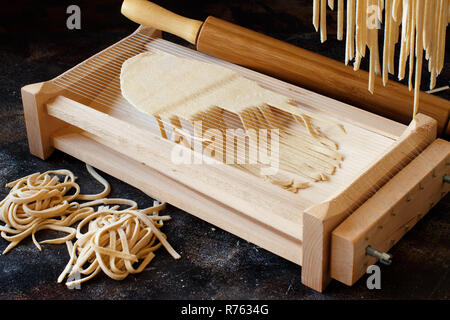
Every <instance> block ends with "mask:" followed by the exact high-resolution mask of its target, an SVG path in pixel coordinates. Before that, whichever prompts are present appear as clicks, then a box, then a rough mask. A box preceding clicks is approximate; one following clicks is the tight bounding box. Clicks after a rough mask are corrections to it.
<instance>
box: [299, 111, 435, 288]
mask: <svg viewBox="0 0 450 320" xmlns="http://www.w3.org/2000/svg"><path fill="white" fill-rule="evenodd" d="M417 118H418V120H417V122H415V121H413V122H412V123H411V125H410V126H409V127H408V129H407V130H406V131H405V133H404V134H403V135H402V137H400V139H399V140H398V141H397V143H396V144H394V145H393V146H392V147H391V148H389V149H388V150H387V151H386V153H385V154H384V155H382V156H381V157H380V158H379V159H378V160H377V161H375V162H374V163H373V164H372V165H371V166H370V167H368V168H367V170H366V171H365V172H364V173H363V174H361V176H359V177H358V178H357V179H356V180H355V181H354V182H353V183H351V184H350V186H349V187H348V188H347V189H346V190H344V191H343V192H341V193H339V194H338V195H336V196H335V197H333V198H331V199H330V200H329V201H325V202H324V203H321V204H319V205H316V206H313V207H311V208H309V209H307V210H306V211H305V213H304V214H303V228H304V231H303V264H302V266H303V267H302V282H303V283H304V284H306V285H307V286H309V287H311V288H313V289H315V290H317V291H322V290H323V289H324V288H325V286H326V285H327V284H328V282H329V281H330V280H331V277H330V269H329V261H330V260H329V259H330V240H331V232H332V231H333V229H334V228H336V227H337V226H338V225H339V224H340V223H341V222H342V221H343V220H344V219H345V218H346V217H347V216H348V215H350V214H351V212H353V211H354V210H355V209H356V208H357V207H358V206H359V205H361V204H362V203H364V201H366V200H367V198H368V197H369V196H370V194H371V193H373V192H374V191H376V190H377V189H378V188H379V187H381V186H382V185H383V184H385V183H386V181H387V180H389V179H390V178H391V177H392V176H394V175H395V174H396V173H397V172H398V171H400V170H401V169H402V168H403V167H404V166H405V165H406V164H407V163H408V162H410V161H411V160H412V159H413V158H414V157H415V156H416V155H417V154H418V153H420V152H421V151H422V150H423V149H425V148H426V147H427V146H428V145H429V144H430V143H431V142H432V141H433V140H434V139H435V138H436V129H437V123H436V121H435V120H434V119H432V118H430V117H428V116H425V115H422V114H419V115H418V117H417ZM377 187H378V188H377Z"/></svg>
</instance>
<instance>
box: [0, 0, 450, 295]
mask: <svg viewBox="0 0 450 320" xmlns="http://www.w3.org/2000/svg"><path fill="white" fill-rule="evenodd" d="M27 3H28V4H29V1H28V2H27V1H25V4H22V5H23V6H24V5H26V4H27ZM61 3H62V4H61ZM73 3H79V4H80V6H81V8H82V13H83V16H84V17H85V20H83V21H85V22H86V23H85V24H84V25H83V27H82V28H83V29H82V30H81V31H73V32H70V31H67V30H64V27H65V21H64V19H65V15H64V10H65V5H66V4H65V3H64V2H60V1H48V6H43V7H42V8H40V9H39V10H37V9H36V10H35V11H33V10H31V9H30V8H28V9H27V10H28V11H30V10H31V11H30V12H31V13H30V17H32V20H31V21H32V22H30V24H33V25H34V26H35V27H34V28H32V27H31V26H30V25H28V26H26V25H25V26H24V25H19V24H15V22H14V21H17V19H14V15H15V14H18V13H20V12H24V11H23V10H25V9H24V7H19V8H18V9H17V8H16V9H15V7H11V8H9V9H7V10H9V11H5V15H4V16H2V14H0V17H1V19H0V21H1V22H0V61H1V62H2V63H1V64H0V97H1V100H0V119H1V120H0V199H3V197H4V196H5V195H6V194H7V192H8V190H7V189H6V188H5V187H3V186H4V185H5V184H6V183H7V182H8V181H12V180H15V179H17V178H18V177H21V176H24V175H27V174H29V173H32V172H37V171H40V172H44V171H46V170H49V169H59V168H67V169H70V170H72V171H73V172H74V173H75V174H76V175H77V176H78V177H79V181H80V183H81V185H82V188H83V190H82V191H84V192H96V191H97V190H99V188H100V187H99V185H98V183H96V182H94V181H93V179H92V178H91V177H90V176H89V175H88V173H87V172H86V170H85V168H84V164H83V163H81V162H80V161H78V160H76V159H74V158H71V157H69V156H67V155H65V154H63V153H61V152H55V153H54V154H53V155H52V156H51V157H50V158H49V159H48V160H47V161H42V160H39V159H37V158H35V157H33V156H32V155H30V154H29V152H28V145H27V140H26V134H25V127H24V119H23V111H22V106H21V100H20V87H22V86H23V85H26V84H29V83H34V82H39V81H45V80H48V79H50V78H52V77H54V76H56V75H58V74H60V73H61V72H63V71H65V70H67V69H68V68H70V67H72V66H73V65H75V64H76V63H78V62H81V61H83V60H84V59H86V58H87V57H89V56H90V55H92V54H94V53H96V52H98V51H99V50H101V49H103V48H105V47H106V46H108V45H110V44H112V43H114V42H116V41H117V40H119V39H120V38H122V37H124V36H125V35H128V34H129V33H130V32H131V31H132V30H133V29H134V28H135V26H134V25H133V24H132V23H130V22H128V21H127V20H126V19H124V18H122V17H120V15H118V14H117V12H118V8H119V6H120V1H111V2H107V1H91V2H90V4H88V3H87V2H86V3H85V2H81V1H74V2H73ZM159 3H162V1H159ZM183 3H184V2H183ZM183 3H181V2H180V3H176V1H167V3H166V4H167V7H168V8H171V9H174V10H177V11H178V12H180V13H184V14H186V15H188V16H191V17H194V18H200V19H201V18H204V17H205V16H206V15H207V14H208V13H209V14H212V15H215V16H217V17H220V18H224V19H227V20H230V21H234V22H236V23H239V24H241V25H244V26H247V27H250V28H252V29H255V30H258V31H262V32H266V33H268V34H271V35H274V36H276V37H279V38H281V39H284V40H288V41H290V42H292V43H294V44H297V45H301V46H303V47H305V48H308V49H310V50H314V51H317V52H320V53H322V54H325V55H328V56H330V57H334V58H337V59H340V60H341V58H342V56H343V52H344V51H343V44H342V43H339V42H337V41H334V40H331V41H330V42H329V43H327V44H326V45H322V46H321V45H319V41H318V36H317V35H316V34H315V33H313V32H312V27H311V26H310V14H311V8H310V1H287V0H286V1H248V2H241V1H225V0H223V1H219V2H212V1H211V2H207V1H199V2H195V3H196V7H193V6H188V5H186V4H183ZM36 12H37V13H36ZM108 13H110V14H109V15H108ZM93 17H96V18H93ZM20 21H24V20H23V19H21V20H20ZM168 38H170V39H171V40H174V41H178V40H177V39H175V38H174V37H168ZM330 38H331V36H330ZM448 69H449V68H448V67H446V71H445V72H444V73H443V75H442V76H441V77H440V78H439V81H440V82H439V84H440V85H442V84H445V83H446V82H447V81H448V72H449V71H448ZM439 84H438V85H439ZM105 177H106V178H107V179H108V181H110V182H111V185H112V194H111V196H114V197H124V198H130V199H134V200H136V201H137V202H138V203H139V205H140V206H141V207H145V206H148V205H151V204H152V199H150V198H149V197H147V196H146V195H145V194H143V193H142V192H140V191H139V190H136V189H134V188H133V187H130V186H129V185H126V184H124V183H122V182H120V181H118V180H116V179H114V178H112V177H109V176H106V175H105ZM449 212H450V197H449V196H447V197H446V198H444V199H443V200H442V201H441V202H440V203H439V204H438V205H437V206H436V207H435V208H434V209H433V210H432V211H430V212H429V214H428V215H427V216H426V217H425V218H424V219H422V220H421V221H420V222H419V223H418V224H417V225H416V226H415V227H414V228H413V229H412V231H411V232H409V233H408V234H407V235H406V236H405V237H404V238H403V239H402V240H401V242H400V243H398V244H397V245H396V246H395V247H394V248H393V249H392V250H391V253H393V254H394V256H395V262H394V264H393V265H391V266H389V267H384V266H382V267H381V269H382V289H381V290H369V289H367V287H366V279H367V277H366V276H364V277H363V278H362V279H361V280H360V281H358V282H357V283H356V284H355V285H354V286H353V287H351V288H350V287H347V286H345V285H343V284H340V283H338V282H336V281H333V282H332V283H331V284H330V285H329V287H328V288H327V290H326V292H325V293H324V294H319V293H317V292H315V291H313V290H311V289H309V288H307V287H305V286H303V285H302V284H301V281H300V278H301V273H300V271H301V269H300V267H298V266H296V265H294V264H292V263H290V262H287V261H285V260H283V259H281V258H279V257H277V256H275V255H273V254H271V253H269V252H267V251H265V250H263V249H261V248H258V247H257V246H255V245H253V244H250V243H248V242H246V241H244V240H242V239H239V238H237V237H235V236H232V235H230V234H228V233H227V232H225V231H223V230H221V229H218V228H215V227H213V226H212V225H210V224H207V223H205V222H203V221H201V220H199V219H197V218H195V217H193V216H191V215H189V214H187V213H185V212H182V211H180V210H178V209H176V208H173V207H170V206H169V208H168V209H167V213H168V214H170V215H171V216H172V217H173V220H172V221H170V222H168V223H167V224H166V225H165V226H164V229H163V230H164V232H165V233H166V234H167V235H168V237H169V240H170V242H171V244H172V245H173V246H174V248H175V249H176V250H177V251H178V252H179V253H180V254H181V255H182V259H181V260H178V261H175V260H173V259H172V257H171V256H170V255H169V254H168V253H166V252H165V251H164V250H163V249H160V250H158V251H157V253H156V258H155V259H154V260H153V261H152V263H151V264H150V265H149V267H148V268H147V269H146V270H145V271H144V272H143V273H141V274H138V275H132V276H129V277H128V278H126V279H125V280H124V281H120V282H117V281H114V280H111V279H109V278H107V277H106V276H105V275H99V276H97V277H96V278H94V279H93V280H92V281H89V282H88V283H86V284H83V285H82V286H81V290H68V289H67V288H66V287H65V286H64V285H63V284H57V283H56V279H57V277H58V275H59V274H60V272H61V271H62V270H63V269H64V266H65V264H66V262H67V259H68V254H67V252H66V248H65V246H64V245H44V246H43V251H42V252H39V251H38V250H37V249H36V248H35V247H34V246H33V244H32V243H31V240H25V241H24V242H23V243H21V244H20V245H19V246H18V247H16V248H15V249H14V250H12V251H11V252H10V253H8V254H7V255H0V288H1V290H0V298H1V299H189V298H191V299H246V298H249V299H361V298H364V299H379V298H382V299H449V296H450V276H449V264H450V239H449V231H450V230H449V228H450V217H449ZM48 235H50V234H46V233H45V232H42V233H41V234H38V238H40V239H43V238H45V237H46V236H48ZM52 235H54V234H52ZM6 245H7V242H6V241H4V240H3V239H0V250H3V249H4V248H5V247H6Z"/></svg>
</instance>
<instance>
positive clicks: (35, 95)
mask: <svg viewBox="0 0 450 320" xmlns="http://www.w3.org/2000/svg"><path fill="white" fill-rule="evenodd" d="M61 91H62V90H61V88H59V87H57V86H55V85H54V84H52V83H51V82H41V83H34V84H30V85H27V86H25V87H23V88H22V90H21V92H22V103H23V112H24V116H25V124H26V128H27V136H28V146H29V148H30V152H31V154H33V155H35V156H37V157H39V158H41V159H46V158H48V157H49V156H50V155H51V154H52V152H53V147H52V146H51V143H50V135H51V134H52V133H53V132H54V131H55V130H57V129H59V128H61V127H62V126H64V122H62V121H61V120H58V119H56V118H53V117H51V116H49V115H48V114H47V112H46V111H45V103H46V102H47V101H48V100H49V99H51V98H52V97H54V96H56V95H57V94H59V92H61Z"/></svg>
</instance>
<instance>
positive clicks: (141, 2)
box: [121, 0, 203, 44]
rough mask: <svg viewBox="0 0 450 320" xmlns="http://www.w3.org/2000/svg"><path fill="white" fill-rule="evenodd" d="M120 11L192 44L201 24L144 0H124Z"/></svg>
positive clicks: (140, 22)
mask: <svg viewBox="0 0 450 320" xmlns="http://www.w3.org/2000/svg"><path fill="white" fill-rule="evenodd" d="M121 13H122V14H123V15H124V16H125V17H127V18H128V19H130V20H132V21H134V22H137V23H139V24H142V25H144V26H148V27H152V28H155V29H158V30H161V31H165V32H169V33H172V34H174V35H176V36H178V37H180V38H182V39H184V40H186V41H189V42H190V43H192V44H196V42H197V36H198V33H199V32H200V29H201V27H202V24H203V22H202V21H198V20H193V19H189V18H185V17H182V16H180V15H178V14H175V13H173V12H170V11H169V10H166V9H164V8H162V7H160V6H158V5H156V4H154V3H152V2H150V1H146V0H124V1H123V3H122V8H121Z"/></svg>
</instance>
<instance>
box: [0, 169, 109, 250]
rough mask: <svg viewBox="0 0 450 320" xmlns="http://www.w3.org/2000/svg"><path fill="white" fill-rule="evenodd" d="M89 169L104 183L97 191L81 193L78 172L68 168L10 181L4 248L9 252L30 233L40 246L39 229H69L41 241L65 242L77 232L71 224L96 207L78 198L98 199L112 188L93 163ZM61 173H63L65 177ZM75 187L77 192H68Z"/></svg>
mask: <svg viewBox="0 0 450 320" xmlns="http://www.w3.org/2000/svg"><path fill="white" fill-rule="evenodd" d="M87 169H88V171H89V173H90V174H91V175H92V176H93V177H94V178H95V179H96V180H97V181H99V182H100V183H101V184H103V186H104V190H103V191H102V192H101V193H99V194H96V195H83V194H80V186H79V185H78V184H77V183H76V182H75V180H76V177H75V175H74V174H73V173H72V172H71V171H69V170H64V169H63V170H54V171H47V172H44V173H42V174H41V173H34V174H31V175H29V176H26V177H23V178H21V179H18V180H16V181H13V182H10V183H8V184H7V185H6V186H7V187H8V188H11V190H10V192H9V194H8V195H7V196H6V198H5V199H4V200H3V201H1V202H0V220H1V221H2V222H4V223H5V225H3V226H0V231H1V236H2V238H3V239H5V240H7V241H9V242H10V244H9V245H8V246H7V247H6V249H5V250H4V251H3V254H5V253H7V252H9V251H10V250H11V249H12V248H14V247H15V246H16V245H18V244H19V243H20V242H21V241H22V240H23V239H25V238H26V237H28V236H30V235H31V237H32V239H33V242H34V244H35V245H36V247H37V248H38V249H39V250H41V246H40V244H39V242H38V241H37V240H36V238H35V234H36V232H37V231H39V230H43V229H50V230H56V231H62V232H66V233H68V235H67V236H66V237H61V238H57V239H51V240H44V241H41V243H54V244H55V243H64V242H65V241H67V240H69V239H71V238H73V237H74V236H75V229H74V228H71V227H70V226H71V225H72V224H74V223H76V222H77V221H79V220H81V219H83V218H84V217H85V216H87V215H89V214H92V213H93V212H94V209H93V208H91V207H89V206H86V205H80V204H79V203H78V202H75V200H95V199H101V198H104V197H105V196H107V195H108V194H109V192H110V190H111V188H110V185H109V183H108V182H107V181H106V180H105V179H103V178H102V177H101V176H100V175H98V174H97V173H96V172H95V171H94V170H93V169H92V167H90V166H87ZM58 176H64V179H63V181H62V182H61V181H60V180H59V177H58ZM72 190H74V193H72V194H71V195H69V194H68V193H69V192H71V191H72Z"/></svg>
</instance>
